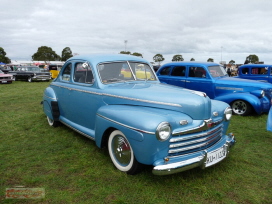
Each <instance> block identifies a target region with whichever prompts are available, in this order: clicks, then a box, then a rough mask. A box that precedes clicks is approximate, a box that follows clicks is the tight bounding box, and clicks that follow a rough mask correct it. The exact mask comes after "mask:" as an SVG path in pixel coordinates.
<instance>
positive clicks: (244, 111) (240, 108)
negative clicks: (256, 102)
mask: <svg viewBox="0 0 272 204" xmlns="http://www.w3.org/2000/svg"><path fill="white" fill-rule="evenodd" d="M231 108H232V111H233V113H234V114H236V115H241V116H246V115H249V114H250V113H251V112H252V106H251V105H250V104H249V103H248V102H246V101H243V100H237V101H234V102H233V103H232V104H231Z"/></svg>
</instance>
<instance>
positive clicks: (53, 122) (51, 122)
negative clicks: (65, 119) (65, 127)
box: [47, 116, 59, 127]
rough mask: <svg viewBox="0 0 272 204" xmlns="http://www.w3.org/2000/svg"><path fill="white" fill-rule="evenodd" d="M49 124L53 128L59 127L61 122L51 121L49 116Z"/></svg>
mask: <svg viewBox="0 0 272 204" xmlns="http://www.w3.org/2000/svg"><path fill="white" fill-rule="evenodd" d="M47 122H48V124H49V125H50V126H52V127H57V126H58V125H59V122H58V121H55V120H53V119H50V118H49V117H48V116H47Z"/></svg>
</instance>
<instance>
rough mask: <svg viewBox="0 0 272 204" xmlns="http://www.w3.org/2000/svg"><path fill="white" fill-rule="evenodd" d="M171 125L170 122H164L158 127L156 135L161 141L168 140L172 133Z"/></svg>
mask: <svg viewBox="0 0 272 204" xmlns="http://www.w3.org/2000/svg"><path fill="white" fill-rule="evenodd" d="M171 132H172V130H171V126H170V124H169V123H168V122H162V123H160V124H159V125H158V127H157V129H156V137H157V139H158V140H159V141H161V142H163V141H166V140H168V138H169V137H170V135H171Z"/></svg>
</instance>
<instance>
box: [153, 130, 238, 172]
mask: <svg viewBox="0 0 272 204" xmlns="http://www.w3.org/2000/svg"><path fill="white" fill-rule="evenodd" d="M228 137H229V138H230V139H229V140H227V141H226V143H225V144H224V145H223V146H225V148H226V151H227V153H226V157H227V156H228V154H229V149H230V147H232V146H233V145H234V144H235V142H236V140H235V137H234V136H233V134H232V133H230V134H228ZM206 160H207V151H206V150H204V151H203V153H202V155H201V156H198V157H195V158H192V159H188V160H184V161H181V162H175V163H171V164H163V165H158V166H155V167H154V168H153V170H152V173H153V174H154V175H158V176H163V175H169V174H175V173H179V172H182V171H186V170H189V169H192V168H195V167H201V168H202V169H204V168H206V167H205V166H206Z"/></svg>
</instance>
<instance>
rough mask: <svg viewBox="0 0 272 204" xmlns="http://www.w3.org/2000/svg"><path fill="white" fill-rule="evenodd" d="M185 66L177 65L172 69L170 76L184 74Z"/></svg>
mask: <svg viewBox="0 0 272 204" xmlns="http://www.w3.org/2000/svg"><path fill="white" fill-rule="evenodd" d="M185 71H186V67H183V66H180V67H179V66H177V67H174V68H173V69H172V73H171V75H172V76H185Z"/></svg>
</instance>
